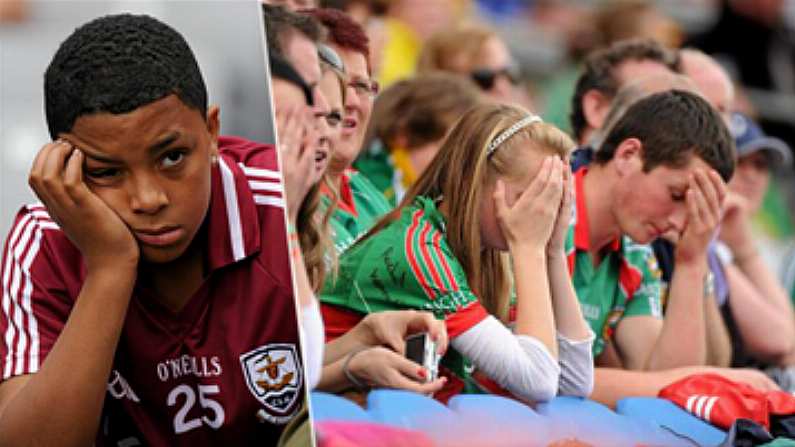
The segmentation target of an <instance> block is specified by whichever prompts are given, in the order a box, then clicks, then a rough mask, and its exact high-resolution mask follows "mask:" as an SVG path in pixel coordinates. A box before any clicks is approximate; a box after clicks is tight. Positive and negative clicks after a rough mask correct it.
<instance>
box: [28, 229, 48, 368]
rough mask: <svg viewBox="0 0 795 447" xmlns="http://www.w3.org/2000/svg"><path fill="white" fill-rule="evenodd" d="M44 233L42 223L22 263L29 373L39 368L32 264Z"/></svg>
mask: <svg viewBox="0 0 795 447" xmlns="http://www.w3.org/2000/svg"><path fill="white" fill-rule="evenodd" d="M56 228H57V226H56ZM42 233H43V232H42V229H41V225H38V228H37V229H36V235H35V236H34V237H35V239H33V242H32V243H31V246H30V248H29V249H28V256H27V257H26V258H25V260H24V261H23V263H22V268H23V269H24V272H25V280H26V284H25V290H24V291H23V295H22V296H23V300H22V310H23V311H24V312H25V314H26V315H27V317H28V332H29V334H30V353H29V357H30V362H29V363H30V364H29V365H28V370H27V373H34V372H36V371H38V370H39V323H38V321H37V320H36V315H35V314H34V313H33V308H32V306H31V297H32V296H33V281H32V280H31V277H30V266H31V264H33V260H34V259H36V255H37V254H38V253H39V247H40V246H41V236H42ZM20 366H21V365H20Z"/></svg>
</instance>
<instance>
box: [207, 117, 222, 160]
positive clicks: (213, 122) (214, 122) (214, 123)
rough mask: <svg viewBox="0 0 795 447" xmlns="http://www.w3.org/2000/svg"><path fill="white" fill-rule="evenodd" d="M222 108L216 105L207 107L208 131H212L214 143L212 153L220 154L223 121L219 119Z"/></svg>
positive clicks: (212, 141) (211, 135)
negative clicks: (220, 134)
mask: <svg viewBox="0 0 795 447" xmlns="http://www.w3.org/2000/svg"><path fill="white" fill-rule="evenodd" d="M219 114H220V109H219V108H218V106H216V105H212V106H210V107H208V108H207V119H206V121H207V132H209V133H210V139H211V143H212V155H213V156H217V155H218V134H219V133H220V131H221V122H220V120H219V118H218V117H219Z"/></svg>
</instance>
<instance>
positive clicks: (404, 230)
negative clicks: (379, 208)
mask: <svg viewBox="0 0 795 447" xmlns="http://www.w3.org/2000/svg"><path fill="white" fill-rule="evenodd" d="M573 147H574V143H573V142H572V141H571V139H569V138H568V137H567V136H566V135H565V134H563V132H561V131H559V130H558V129H556V128H554V127H553V126H550V125H548V124H544V123H542V122H541V120H540V118H538V117H537V116H535V115H531V114H528V113H527V112H525V111H523V110H521V109H518V108H515V107H511V106H501V105H495V104H481V105H479V106H477V107H476V108H474V109H472V110H471V111H469V112H467V113H466V114H465V115H464V116H463V117H462V118H461V120H460V121H459V122H458V124H457V125H456V126H455V128H453V129H452V130H451V132H450V136H449V137H448V139H447V140H446V141H445V143H444V145H443V146H442V148H441V149H440V151H439V154H438V155H437V157H436V158H434V160H433V161H432V162H431V164H430V166H429V167H428V168H427V169H426V170H425V172H424V173H423V174H422V175H421V176H420V178H419V179H418V181H417V183H415V184H414V186H412V187H411V189H409V191H408V192H407V194H406V196H405V197H404V199H403V201H402V202H401V204H400V205H399V206H398V208H397V209H395V210H394V211H393V212H391V213H390V214H388V215H387V216H386V217H385V218H384V219H382V220H381V221H380V222H379V223H378V224H377V225H376V226H375V227H374V228H373V230H371V231H370V232H369V233H368V234H367V235H366V236H365V237H364V238H363V239H362V240H361V241H360V242H358V243H357V244H356V245H354V246H353V247H352V248H351V249H349V251H347V252H345V253H344V254H343V255H342V257H341V258H340V266H339V272H338V275H336V276H332V275H330V277H329V278H328V279H327V281H326V284H327V286H326V288H325V289H324V292H323V294H322V295H321V299H322V301H323V302H324V304H326V305H327V306H328V307H334V308H337V309H339V311H338V312H339V313H340V314H342V313H344V314H346V315H347V316H348V317H349V318H351V319H352V320H358V319H361V318H362V316H363V315H364V314H368V313H372V312H378V311H383V310H392V309H419V310H428V311H431V312H433V313H434V314H435V315H436V317H437V318H439V319H443V320H444V322H445V325H446V326H447V332H448V334H449V337H450V340H451V346H452V348H453V349H451V350H450V352H448V354H447V355H446V356H445V357H444V358H443V361H442V364H443V368H442V371H443V374H444V375H446V376H447V377H448V379H449V381H448V383H447V384H446V387H445V389H444V390H442V391H441V392H440V393H437V394H436V397H437V398H440V399H442V400H445V399H447V398H449V397H450V396H451V395H452V394H456V393H460V392H496V393H504V392H506V391H507V392H508V393H510V394H512V395H513V396H515V397H517V398H520V399H522V400H524V401H528V402H535V401H545V400H549V399H551V398H552V397H554V396H555V395H556V394H558V393H559V392H560V393H562V394H571V395H577V396H587V395H588V394H589V393H590V390H591V386H592V371H593V361H592V357H591V353H590V349H591V341H592V340H593V335H592V334H591V332H590V331H589V330H588V327H587V325H586V323H585V321H584V319H583V317H582V315H581V313H580V310H579V306H578V303H577V298H576V296H575V294H574V289H573V287H572V284H571V281H570V279H569V277H568V270H567V265H566V256H565V254H564V251H563V249H564V241H565V235H566V232H567V229H568V223H569V220H570V219H571V204H572V202H571V187H570V185H571V182H570V175H569V174H568V172H569V171H568V168H567V164H566V162H565V157H566V156H567V154H568V152H569V151H570V150H571V149H572V148H573ZM505 252H508V253H509V254H510V255H511V262H510V263H509V262H508V261H507V258H506V256H505ZM509 269H512V273H513V274H512V275H508V270H509ZM510 277H512V278H513V284H511V282H510V280H509V278H510ZM512 286H513V289H515V291H516V297H515V302H512V300H511V293H510V291H511V289H512ZM328 322H329V320H328V319H327V323H328ZM332 323H333V324H330V325H329V326H332V328H333V329H337V328H341V327H342V326H343V323H344V322H343V321H333V322H332ZM508 325H510V327H509V326H508ZM351 326H352V324H351ZM351 326H348V328H350V327H351ZM346 329H347V328H346ZM327 334H328V335H331V336H334V335H339V334H337V333H331V334H329V331H327ZM354 358H355V357H354ZM416 379H421V378H415V380H416Z"/></svg>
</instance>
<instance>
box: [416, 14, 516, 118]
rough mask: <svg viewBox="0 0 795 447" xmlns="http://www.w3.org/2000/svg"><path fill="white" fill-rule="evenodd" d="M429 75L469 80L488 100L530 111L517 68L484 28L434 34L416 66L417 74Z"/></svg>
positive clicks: (471, 26) (458, 27) (465, 27)
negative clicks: (444, 74)
mask: <svg viewBox="0 0 795 447" xmlns="http://www.w3.org/2000/svg"><path fill="white" fill-rule="evenodd" d="M431 71H446V72H450V73H457V74H459V75H462V76H465V77H468V78H470V79H471V80H472V81H474V82H475V84H477V85H478V87H480V88H481V90H483V92H484V93H485V94H486V95H487V96H488V97H490V98H493V99H494V100H496V101H498V102H501V103H505V104H516V105H519V106H522V107H527V108H530V105H531V103H530V98H529V97H528V95H527V93H526V92H525V91H524V90H522V89H521V88H520V87H519V76H520V73H519V67H518V66H517V65H516V64H515V63H514V61H513V59H512V58H511V53H510V51H509V50H508V47H507V46H506V45H505V42H503V40H502V39H501V38H500V36H498V35H497V33H495V32H494V31H493V30H491V29H489V28H487V27H485V26H483V25H475V24H471V23H470V24H460V25H454V26H452V27H449V28H445V29H443V30H441V31H438V32H437V33H435V34H433V35H432V36H431V37H430V38H429V39H428V40H427V41H426V42H425V45H424V46H423V47H422V52H421V53H420V57H419V61H418V63H417V72H418V73H427V72H431Z"/></svg>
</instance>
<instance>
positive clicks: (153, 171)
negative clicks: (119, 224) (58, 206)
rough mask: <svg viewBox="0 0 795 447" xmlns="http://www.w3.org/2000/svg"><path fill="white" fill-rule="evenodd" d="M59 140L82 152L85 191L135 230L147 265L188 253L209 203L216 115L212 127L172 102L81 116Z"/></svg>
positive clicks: (213, 113) (211, 115)
mask: <svg viewBox="0 0 795 447" xmlns="http://www.w3.org/2000/svg"><path fill="white" fill-rule="evenodd" d="M60 137H62V138H64V139H66V140H68V141H69V142H70V143H72V144H73V145H74V146H75V147H77V148H79V149H80V150H82V151H83V153H84V154H85V160H86V161H85V165H84V166H83V179H84V181H85V182H86V185H87V186H88V187H89V189H90V190H91V191H93V192H94V193H95V194H96V195H97V196H99V197H100V199H102V200H103V201H104V202H105V203H106V204H107V205H108V206H109V207H110V208H111V209H113V211H115V212H116V213H117V214H118V215H119V216H120V217H121V219H122V220H123V221H124V223H125V224H126V225H127V226H128V227H129V228H130V231H131V232H132V234H133V236H134V237H135V238H136V240H137V241H138V244H139V246H140V248H141V257H142V259H144V260H145V261H148V262H154V263H164V262H169V261H173V260H175V259H176V258H178V257H179V256H181V255H182V254H183V253H185V251H186V250H187V248H188V246H189V245H190V243H191V241H193V238H194V237H195V236H196V233H197V232H198V230H199V228H200V227H201V224H202V222H203V221H204V217H205V215H206V213H207V209H208V207H209V203H210V189H211V188H210V185H211V184H210V179H211V167H212V164H213V158H214V157H215V156H216V155H217V153H218V108H217V107H211V108H210V109H208V112H207V120H206V121H205V119H204V117H202V116H201V113H199V112H198V111H197V110H195V109H192V108H189V107H188V106H186V105H185V104H184V103H183V102H182V101H181V100H180V99H179V98H178V97H177V96H176V95H170V96H167V97H165V98H163V99H160V100H157V101H155V102H152V103H150V104H148V105H145V106H142V107H139V108H138V109H135V110H134V111H132V112H130V113H125V114H119V115H114V114H110V113H97V114H92V115H84V116H81V117H79V118H78V119H77V120H76V121H75V124H74V126H73V127H72V130H71V132H68V133H64V134H62V135H60Z"/></svg>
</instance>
